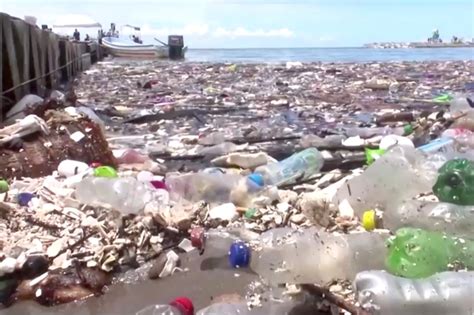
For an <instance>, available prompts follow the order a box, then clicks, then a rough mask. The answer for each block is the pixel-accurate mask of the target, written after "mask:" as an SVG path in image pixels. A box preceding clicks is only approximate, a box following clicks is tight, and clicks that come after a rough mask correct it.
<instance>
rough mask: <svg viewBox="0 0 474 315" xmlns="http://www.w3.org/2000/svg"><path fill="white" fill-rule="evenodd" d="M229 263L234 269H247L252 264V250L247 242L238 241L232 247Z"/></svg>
mask: <svg viewBox="0 0 474 315" xmlns="http://www.w3.org/2000/svg"><path fill="white" fill-rule="evenodd" d="M229 262H230V265H231V266H232V267H234V268H246V267H248V266H249V263H250V248H249V247H248V245H247V244H245V242H242V241H236V242H234V243H232V245H230V250H229Z"/></svg>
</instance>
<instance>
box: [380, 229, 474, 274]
mask: <svg viewBox="0 0 474 315" xmlns="http://www.w3.org/2000/svg"><path fill="white" fill-rule="evenodd" d="M387 245H388V256H387V260H386V267H387V270H389V271H390V272H391V273H393V274H395V275H398V276H402V277H406V278H423V277H429V276H431V275H433V274H435V273H438V272H442V271H448V270H449V269H450V268H454V267H455V266H458V265H460V266H463V267H464V268H466V269H467V270H473V269H474V241H472V240H467V239H463V238H459V237H456V236H453V235H450V234H446V233H441V232H430V231H426V230H422V229H414V228H402V229H399V230H398V231H397V232H396V234H395V236H394V237H391V238H390V239H389V240H388V241H387Z"/></svg>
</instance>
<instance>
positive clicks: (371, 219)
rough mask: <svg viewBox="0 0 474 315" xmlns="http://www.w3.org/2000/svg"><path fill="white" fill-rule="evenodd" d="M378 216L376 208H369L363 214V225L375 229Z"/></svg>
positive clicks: (368, 228) (367, 228) (370, 229)
mask: <svg viewBox="0 0 474 315" xmlns="http://www.w3.org/2000/svg"><path fill="white" fill-rule="evenodd" d="M375 223H376V217H375V210H367V211H365V212H364V214H363V215H362V226H363V227H364V229H366V230H367V231H373V230H374V229H375Z"/></svg>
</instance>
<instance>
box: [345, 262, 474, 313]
mask: <svg viewBox="0 0 474 315" xmlns="http://www.w3.org/2000/svg"><path fill="white" fill-rule="evenodd" d="M354 289H355V291H356V296H357V300H358V301H359V303H360V304H361V306H362V307H364V308H366V309H367V310H373V311H374V312H373V314H378V315H401V314H403V315H423V314H426V315H428V314H429V315H448V314H449V315H472V314H474V300H473V299H472V296H473V292H474V272H442V273H438V274H436V275H433V276H431V277H429V278H425V279H419V280H411V279H405V278H401V277H396V276H393V275H390V274H389V273H386V272H384V271H364V272H361V273H359V274H358V275H357V276H356V277H355V281H354Z"/></svg>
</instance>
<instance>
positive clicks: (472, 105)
mask: <svg viewBox="0 0 474 315" xmlns="http://www.w3.org/2000/svg"><path fill="white" fill-rule="evenodd" d="M473 101H474V97H472V95H471V96H461V97H457V98H455V99H454V100H453V101H452V102H451V105H450V109H449V111H450V112H451V113H452V114H453V115H455V116H457V115H461V114H466V115H465V116H463V117H461V118H458V119H456V121H454V123H453V124H452V127H454V128H466V129H469V130H471V131H474V102H473Z"/></svg>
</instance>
